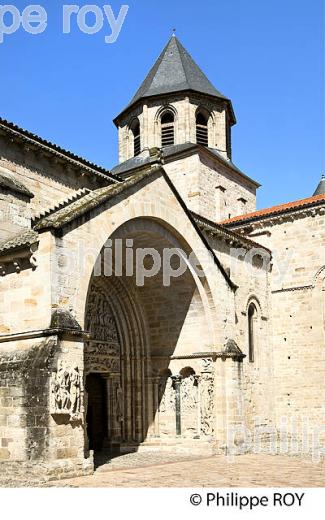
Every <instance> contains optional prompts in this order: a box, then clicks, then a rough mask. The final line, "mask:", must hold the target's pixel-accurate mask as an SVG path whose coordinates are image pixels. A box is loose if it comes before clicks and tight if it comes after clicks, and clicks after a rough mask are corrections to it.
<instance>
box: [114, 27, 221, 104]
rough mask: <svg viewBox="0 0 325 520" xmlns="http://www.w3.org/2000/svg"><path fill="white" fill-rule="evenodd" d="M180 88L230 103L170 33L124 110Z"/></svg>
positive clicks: (180, 90)
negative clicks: (145, 99) (162, 48)
mask: <svg viewBox="0 0 325 520" xmlns="http://www.w3.org/2000/svg"><path fill="white" fill-rule="evenodd" d="M184 91H194V92H198V93H200V94H205V95H208V96H213V97H217V98H220V99H223V100H225V101H228V102H229V103H230V100H229V99H228V98H227V97H226V96H224V95H223V94H222V93H221V92H219V90H217V89H216V88H215V87H214V86H213V85H212V83H211V82H210V80H209V79H208V78H207V77H206V75H205V74H204V72H202V70H201V69H200V67H199V66H198V65H197V64H196V63H195V61H194V60H193V58H192V57H191V55H190V54H189V53H188V52H187V50H186V49H185V48H184V47H183V45H182V44H181V43H180V41H179V40H178V39H177V38H176V36H174V35H173V36H172V37H171V39H170V40H169V42H168V43H167V45H166V47H165V48H164V50H163V51H162V53H161V54H160V56H159V58H158V59H157V61H156V63H155V64H154V66H153V67H152V69H151V70H150V72H149V73H148V75H147V76H146V78H145V80H144V81H143V83H142V84H141V86H140V88H139V89H138V90H137V92H136V94H135V95H134V97H133V98H132V100H131V102H130V103H129V105H128V106H127V107H126V108H125V110H126V109H127V108H129V107H131V106H132V105H134V104H135V103H137V102H138V101H140V100H141V99H143V98H148V97H152V96H161V95H163V94H170V93H173V92H184ZM125 110H123V112H124V111H125ZM123 112H122V113H123Z"/></svg>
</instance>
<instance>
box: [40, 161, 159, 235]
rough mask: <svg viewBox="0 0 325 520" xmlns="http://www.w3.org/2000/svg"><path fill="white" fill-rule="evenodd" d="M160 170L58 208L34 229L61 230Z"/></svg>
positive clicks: (146, 171) (143, 174)
mask: <svg viewBox="0 0 325 520" xmlns="http://www.w3.org/2000/svg"><path fill="white" fill-rule="evenodd" d="M160 170H161V168H160V167H159V166H155V165H154V166H152V167H151V168H148V169H147V170H145V171H143V172H140V173H138V174H134V175H132V176H131V177H129V178H128V179H127V180H125V181H123V182H121V181H119V182H118V183H116V184H111V185H109V186H105V187H103V188H98V189H96V190H93V191H90V192H89V193H86V194H84V195H83V196H82V197H80V198H78V199H77V200H74V201H72V202H71V203H70V204H67V205H65V206H64V207H63V208H57V209H55V210H54V211H50V212H49V214H47V215H45V216H44V217H42V218H40V219H37V221H35V222H33V224H34V229H35V230H37V231H40V230H46V229H60V228H62V227H64V226H65V225H66V224H69V223H70V222H72V221H73V220H75V219H77V218H79V217H81V216H83V215H85V214H87V213H89V212H90V211H92V210H93V209H95V208H97V207H98V206H100V205H101V204H103V203H105V202H106V201H108V200H109V199H112V198H113V197H116V196H117V195H119V194H120V193H122V192H124V191H125V190H126V189H128V188H131V187H132V186H135V185H136V184H138V183H139V182H140V181H141V180H142V179H144V178H145V177H149V176H151V175H152V174H153V173H155V172H157V171H160Z"/></svg>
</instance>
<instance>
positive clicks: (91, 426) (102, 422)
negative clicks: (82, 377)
mask: <svg viewBox="0 0 325 520" xmlns="http://www.w3.org/2000/svg"><path fill="white" fill-rule="evenodd" d="M86 391H87V393H88V406H87V434H88V441H89V449H90V450H94V451H101V450H102V449H103V448H104V447H105V440H107V437H108V431H107V424H108V421H107V386H106V381H105V379H104V378H103V377H101V375H100V374H89V375H88V376H87V378H86Z"/></svg>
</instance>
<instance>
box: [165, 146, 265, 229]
mask: <svg viewBox="0 0 325 520" xmlns="http://www.w3.org/2000/svg"><path fill="white" fill-rule="evenodd" d="M164 168H165V170H166V172H167V174H168V176H169V177H170V179H171V181H172V182H173V184H174V185H175V187H176V189H177V190H178V191H179V193H180V195H181V197H182V198H183V200H184V202H185V203H186V205H187V207H188V208H189V209H190V210H191V211H194V212H196V213H198V214H199V215H202V216H203V217H205V218H207V219H209V220H211V221H212V222H219V221H220V220H222V219H224V218H228V216H229V215H231V216H235V215H241V214H243V213H248V212H251V211H255V209H256V186H255V185H254V184H253V183H252V182H251V181H249V180H248V179H245V177H243V176H242V175H240V174H239V173H236V172H235V171H233V170H232V169H231V167H230V166H227V165H226V164H223V163H222V161H221V160H220V159H217V158H216V159H214V158H213V157H209V158H208V157H207V154H204V155H203V154H200V155H199V154H197V153H196V154H193V155H191V156H189V157H182V158H181V159H178V160H175V159H174V160H173V161H171V162H169V161H166V164H165V166H164ZM243 201H246V202H243Z"/></svg>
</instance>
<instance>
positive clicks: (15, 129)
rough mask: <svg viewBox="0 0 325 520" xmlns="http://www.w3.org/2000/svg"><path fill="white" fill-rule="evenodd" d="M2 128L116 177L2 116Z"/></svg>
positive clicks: (108, 177)
mask: <svg viewBox="0 0 325 520" xmlns="http://www.w3.org/2000/svg"><path fill="white" fill-rule="evenodd" d="M0 128H3V129H4V131H6V132H11V133H14V134H19V135H20V137H22V138H23V139H26V140H29V141H33V142H35V143H36V144H37V145H38V146H41V147H44V148H48V149H50V151H51V152H52V153H55V154H58V155H61V156H63V157H64V158H65V159H66V160H70V161H73V162H77V163H79V164H80V165H81V166H82V167H83V168H85V169H90V170H92V171H93V172H95V173H96V174H97V175H100V176H101V177H105V178H106V179H110V180H112V181H114V180H115V179H114V177H113V176H112V175H111V173H110V171H109V170H107V169H106V168H104V167H103V166H99V165H97V164H95V163H92V162H90V161H88V160H87V159H85V158H84V157H80V156H78V155H76V154H74V153H73V152H70V151H69V150H66V149H65V148H62V147H61V146H59V145H57V144H55V143H52V142H51V141H48V140H46V139H44V138H43V137H40V136H39V135H37V134H34V133H32V132H30V131H29V130H25V129H24V128H22V127H20V126H18V125H16V124H15V123H13V122H11V121H8V120H6V119H3V118H2V117H0Z"/></svg>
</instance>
